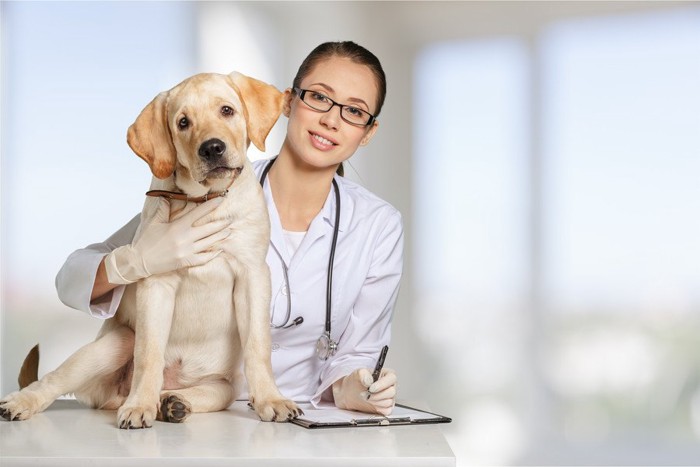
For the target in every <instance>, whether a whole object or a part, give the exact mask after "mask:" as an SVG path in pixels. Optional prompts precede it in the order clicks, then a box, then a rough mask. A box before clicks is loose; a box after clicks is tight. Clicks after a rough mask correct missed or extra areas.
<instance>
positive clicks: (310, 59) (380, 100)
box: [293, 41, 386, 117]
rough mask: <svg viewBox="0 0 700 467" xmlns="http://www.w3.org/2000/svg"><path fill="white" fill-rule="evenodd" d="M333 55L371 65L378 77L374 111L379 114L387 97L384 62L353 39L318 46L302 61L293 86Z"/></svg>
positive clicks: (376, 114)
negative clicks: (319, 63)
mask: <svg viewBox="0 0 700 467" xmlns="http://www.w3.org/2000/svg"><path fill="white" fill-rule="evenodd" d="M331 57H341V58H349V59H350V60H352V61H353V62H355V63H358V64H360V65H366V66H367V67H369V69H370V70H371V71H372V74H373V75H374V77H375V79H376V82H377V90H378V91H379V92H378V95H377V109H376V110H375V112H374V116H375V117H376V116H378V115H379V112H381V110H382V106H383V105H384V98H385V97H386V76H385V75H384V70H383V69H382V64H381V63H380V62H379V59H378V58H377V57H376V56H375V55H374V54H373V53H372V52H370V51H369V50H367V49H365V48H364V47H362V46H361V45H358V44H356V43H354V42H352V41H342V42H324V43H323V44H321V45H319V46H317V47H316V48H315V49H314V50H312V51H311V53H310V54H309V55H308V56H307V57H306V58H305V59H304V61H303V62H301V66H299V71H297V75H296V76H295V77H294V84H293V87H295V88H298V87H301V80H303V79H304V78H305V77H306V76H307V75H308V74H309V73H311V70H313V69H314V67H315V66H316V65H317V64H318V62H320V61H322V60H326V59H329V58H331Z"/></svg>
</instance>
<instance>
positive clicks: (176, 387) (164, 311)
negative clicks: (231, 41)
mask: <svg viewBox="0 0 700 467" xmlns="http://www.w3.org/2000/svg"><path fill="white" fill-rule="evenodd" d="M282 98H283V94H282V93H281V92H280V91H278V90H277V89H276V88H274V87H273V86H270V85H268V84H266V83H263V82H261V81H258V80H255V79H253V78H249V77H247V76H244V75H242V74H239V73H236V72H234V73H231V74H230V75H220V74H199V75H195V76H193V77H191V78H188V79H186V80H185V81H183V82H182V83H180V84H178V85H177V86H175V87H174V88H173V89H171V90H169V91H166V92H163V93H161V94H159V95H158V96H157V97H156V98H155V99H154V100H153V101H152V102H151V103H150V104H148V106H146V108H145V109H143V111H142V112H141V114H140V115H139V116H138V118H137V119H136V121H135V122H134V124H133V125H131V127H129V131H128V134H127V141H128V143H129V146H130V147H131V148H132V149H133V151H134V152H135V153H136V154H137V155H138V156H139V157H141V158H143V159H144V160H145V161H146V162H147V163H148V164H149V166H150V168H151V171H152V173H153V175H154V178H153V182H152V184H151V190H152V191H151V192H149V193H150V194H151V195H154V194H155V195H158V196H165V197H168V198H170V201H169V203H170V219H171V220H173V219H176V218H178V217H180V216H183V215H184V214H186V213H187V212H189V211H191V210H192V209H193V208H194V207H195V206H196V205H197V204H196V203H197V202H199V201H203V200H205V199H207V198H211V197H213V196H223V201H222V203H221V205H220V206H219V207H217V208H216V209H215V210H214V211H213V212H212V213H211V214H210V215H209V216H207V217H206V218H204V219H202V220H201V222H202V223H203V222H208V221H210V220H214V219H216V220H218V219H227V220H228V221H230V223H231V227H230V228H231V229H232V234H231V235H230V236H229V237H228V238H226V239H225V240H224V241H223V243H224V244H223V245H221V247H222V249H223V251H224V253H222V254H220V255H218V256H217V257H216V258H214V259H213V260H211V261H210V262H208V263H206V264H205V265H203V266H196V267H191V268H185V269H181V270H178V271H175V272H172V273H167V274H161V275H155V276H151V277H148V278H146V279H143V280H141V281H139V282H136V283H134V284H130V285H128V286H127V288H126V290H125V292H124V296H123V298H122V301H121V304H120V306H119V309H118V311H117V313H116V315H115V316H114V318H112V319H109V320H107V321H105V323H104V325H103V326H102V328H101V329H100V332H99V334H98V336H97V339H96V340H95V341H94V342H92V343H90V344H88V345H86V346H84V347H82V348H81V349H79V350H78V351H77V352H76V353H74V354H73V355H72V356H70V357H69V358H68V359H67V360H66V361H65V362H64V363H63V364H61V365H60V366H59V367H58V369H56V370H55V371H53V372H50V373H48V374H47V375H46V376H44V377H43V378H42V379H41V380H39V381H36V375H30V377H29V380H28V381H26V382H25V383H24V384H28V383H30V382H31V384H29V385H28V386H27V387H25V388H24V389H22V390H21V391H18V392H14V393H12V394H10V395H8V396H7V397H5V398H4V399H2V401H0V415H2V416H3V417H4V418H6V419H8V420H25V419H28V418H30V417H31V416H32V415H34V414H36V413H38V412H40V411H42V410H44V409H45V408H46V407H48V406H49V405H50V404H51V403H52V402H53V401H54V400H55V399H56V398H57V397H59V396H61V395H62V394H68V393H74V394H75V396H76V398H77V399H78V400H79V401H81V402H83V403H85V404H88V405H90V406H92V407H95V408H101V409H111V410H115V409H116V410H117V425H118V426H119V427H120V428H145V427H150V426H151V425H152V424H153V421H154V420H155V419H158V420H163V421H168V422H181V421H183V420H184V419H185V418H186V417H187V416H188V415H189V414H190V413H192V412H212V411H218V410H223V409H225V408H227V407H228V406H229V405H230V404H231V403H232V401H233V400H234V399H235V397H236V395H237V389H236V388H238V387H240V383H241V382H242V381H241V375H240V371H239V368H240V367H241V364H243V367H244V369H245V378H246V380H247V383H248V390H249V394H250V402H251V405H252V406H253V408H254V409H255V411H256V412H257V414H258V415H259V416H260V418H261V419H262V420H265V421H272V420H277V421H285V420H288V419H291V418H294V417H296V416H298V415H299V414H300V413H301V410H300V409H299V408H297V406H296V405H295V404H294V402H292V401H290V400H286V399H285V398H284V397H283V396H282V395H281V394H280V392H279V390H278V388H277V386H276V384H275V381H274V378H273V375H272V368H271V363H270V362H271V360H270V330H269V305H270V271H269V269H268V267H267V264H266V262H265V257H266V254H267V249H268V245H269V236H270V224H269V219H268V215H267V208H266V206H265V200H264V198H263V194H262V190H261V187H260V184H259V183H258V181H257V179H256V177H255V174H254V173H253V170H252V166H251V164H250V161H249V160H248V158H247V155H246V152H247V148H248V145H249V143H250V142H252V143H253V144H255V146H257V147H258V148H259V149H261V150H264V143H265V138H266V137H267V135H268V133H269V132H270V130H271V128H272V126H273V125H274V124H275V122H276V121H277V119H278V117H279V115H280V113H281V109H282ZM160 202H162V201H161V200H160V199H159V198H158V197H147V199H146V202H145V205H144V209H143V211H142V214H141V221H142V222H141V225H144V224H146V223H148V222H149V219H151V218H152V217H153V216H154V215H155V213H156V211H157V210H158V203H160ZM139 235H140V230H139V231H137V232H136V238H138V237H139ZM35 354H36V355H35V359H36V360H37V361H38V351H37V352H35ZM37 361H34V362H31V358H29V361H28V362H25V366H27V365H28V366H30V367H31V366H32V363H33V366H34V367H35V368H34V370H33V371H34V372H35V371H36V366H37ZM20 379H21V380H22V379H25V380H26V379H27V376H26V375H23V376H21V377H20ZM32 381H34V382H32ZM20 385H23V383H22V382H20Z"/></svg>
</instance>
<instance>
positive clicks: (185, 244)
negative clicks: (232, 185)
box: [104, 198, 231, 284]
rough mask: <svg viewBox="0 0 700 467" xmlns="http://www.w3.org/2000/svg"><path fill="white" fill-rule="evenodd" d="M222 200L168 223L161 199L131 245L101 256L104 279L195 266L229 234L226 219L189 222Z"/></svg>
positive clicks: (125, 279)
mask: <svg viewBox="0 0 700 467" xmlns="http://www.w3.org/2000/svg"><path fill="white" fill-rule="evenodd" d="M221 202H222V198H215V199H212V200H209V201H207V202H205V203H202V204H201V205H199V206H197V207H196V208H194V209H193V210H192V211H190V212H188V213H187V214H185V215H184V216H182V217H180V218H179V219H176V220H174V221H173V222H168V219H169V216H170V203H169V202H168V201H167V200H165V199H161V200H160V204H159V205H158V210H157V211H156V214H155V216H153V219H152V220H151V223H150V224H148V225H144V226H143V227H142V229H143V230H142V232H141V235H140V236H139V238H138V239H137V240H136V241H135V242H134V243H133V244H131V245H125V246H122V247H119V248H117V249H115V250H114V251H112V252H111V253H109V254H108V255H107V256H106V257H105V261H104V264H105V269H106V273H107V279H108V281H109V282H110V283H112V284H130V283H132V282H136V281H138V280H139V279H143V278H145V277H148V276H151V275H153V274H163V273H166V272H170V271H174V270H176V269H181V268H185V267H191V266H199V265H202V264H204V263H207V262H209V261H211V260H212V259H214V258H215V257H216V256H218V255H219V254H220V253H221V250H220V249H215V248H213V247H214V246H215V245H216V244H217V242H220V241H221V240H224V239H225V238H226V237H228V236H229V235H230V234H231V231H230V230H229V229H226V227H227V226H228V224H229V222H228V221H226V220H220V221H212V222H209V223H206V224H204V225H200V226H197V227H194V226H193V224H194V223H195V222H197V221H198V220H199V219H201V218H202V217H204V216H206V215H207V214H209V213H211V212H212V211H213V210H214V209H216V208H217V207H218V206H219V205H220V204H221Z"/></svg>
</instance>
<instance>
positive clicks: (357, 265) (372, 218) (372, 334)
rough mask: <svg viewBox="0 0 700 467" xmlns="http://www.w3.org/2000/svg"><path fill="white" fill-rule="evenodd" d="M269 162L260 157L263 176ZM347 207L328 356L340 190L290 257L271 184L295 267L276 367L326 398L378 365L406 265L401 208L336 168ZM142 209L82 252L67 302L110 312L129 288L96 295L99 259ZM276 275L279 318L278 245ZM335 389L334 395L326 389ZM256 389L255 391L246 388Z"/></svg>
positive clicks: (281, 376)
mask: <svg viewBox="0 0 700 467" xmlns="http://www.w3.org/2000/svg"><path fill="white" fill-rule="evenodd" d="M266 163H267V161H264V160H263V161H256V162H254V163H253V167H254V170H255V172H256V174H257V176H258V178H259V177H260V174H261V173H262V169H263V167H264V166H265V164H266ZM335 178H336V181H337V183H338V187H339V189H340V200H341V215H340V226H339V234H338V243H337V247H336V252H335V261H334V268H333V290H332V306H333V308H332V318H331V334H332V337H333V339H335V340H336V341H337V342H338V352H337V354H336V355H335V356H334V357H331V358H330V359H328V360H327V361H325V362H323V361H321V360H320V359H319V358H318V357H317V355H316V341H317V340H318V338H319V337H320V336H321V334H322V333H323V332H324V330H325V319H326V278H327V270H328V255H329V253H330V247H331V240H332V238H333V223H334V221H335V194H334V190H333V189H332V188H331V190H330V191H329V194H328V198H327V199H326V202H325V204H324V206H323V208H322V209H321V212H319V214H318V215H317V216H316V217H315V218H314V220H313V221H312V222H311V225H310V226H309V230H308V232H307V234H306V235H305V237H304V239H303V240H302V242H301V244H300V245H299V248H298V250H297V251H296V253H295V254H294V256H293V257H291V258H290V257H289V254H288V252H287V247H286V243H285V238H284V233H283V230H282V225H281V222H280V218H279V215H278V213H277V209H276V207H275V203H274V200H273V198H272V193H271V191H270V186H269V184H268V183H267V182H265V185H264V190H263V191H264V193H265V199H266V201H267V206H268V211H269V214H270V223H271V242H272V243H273V244H274V245H275V246H276V248H277V250H278V251H279V252H280V254H281V255H282V258H283V259H284V261H285V263H286V264H287V266H288V275H289V283H290V289H291V294H292V295H291V298H292V313H291V318H290V323H291V321H292V320H294V318H296V317H298V316H302V317H303V318H304V322H303V323H302V324H301V325H299V326H294V327H292V328H289V329H271V333H272V369H273V372H274V375H275V378H276V381H277V384H278V386H279V388H280V391H281V392H282V394H283V395H285V396H286V397H288V398H291V399H293V400H296V401H312V402H313V403H315V404H316V403H318V402H319V401H320V400H321V399H322V398H323V399H327V398H329V394H330V391H326V390H327V389H328V388H329V387H330V386H331V385H332V384H333V382H334V381H336V380H338V379H339V378H341V377H343V376H345V375H347V374H349V373H351V372H352V371H354V370H355V369H357V368H363V367H364V368H372V367H373V366H374V365H375V363H376V360H377V356H378V355H379V351H380V349H381V348H382V346H384V345H385V344H388V343H389V340H390V338H391V320H392V315H393V310H394V304H395V303H396V297H397V294H398V290H399V280H400V278H401V274H402V268H403V226H402V221H401V214H400V213H399V212H398V211H397V210H396V209H395V208H394V207H393V206H391V205H390V204H388V203H387V202H385V201H383V200H381V199H379V198H378V197H377V196H375V195H374V194H372V193H370V192H369V191H368V190H366V189H365V188H363V187H361V186H359V185H357V184H356V183H353V182H351V181H349V180H347V179H345V178H343V177H339V176H336V177H335ZM138 223H139V216H138V215H137V216H136V217H134V218H133V219H132V220H131V221H130V222H129V223H128V224H126V225H125V226H124V227H122V228H121V229H120V230H119V231H117V232H116V233H114V234H113V235H112V236H111V237H109V238H108V239H107V240H106V241H105V242H103V243H96V244H92V245H89V246H87V247H86V248H83V249H80V250H77V251H75V252H73V253H72V254H71V255H70V256H69V257H68V259H67V260H66V262H65V264H64V265H63V267H62V268H61V270H60V271H59V272H58V275H57V276H56V289H57V291H58V295H59V298H60V299H61V301H62V302H63V303H65V304H66V305H67V306H70V307H72V308H76V309H79V310H83V311H87V312H89V313H90V314H91V315H93V316H95V317H98V318H103V319H106V318H110V317H111V316H113V315H114V313H115V312H116V309H117V307H118V305H119V301H120V300H121V297H122V294H123V293H124V286H119V287H117V288H116V289H114V291H113V292H112V294H111V295H109V296H108V297H107V298H106V299H105V301H103V302H102V303H96V304H90V294H91V291H92V285H93V284H94V281H95V274H96V272H97V267H98V265H99V263H100V261H101V259H102V257H103V256H104V255H106V254H107V253H109V252H110V251H112V250H113V249H115V248H117V247H118V246H121V245H125V244H127V243H129V242H131V240H132V239H133V237H134V234H135V232H136V228H137V226H138ZM267 263H268V265H269V266H270V271H271V278H272V298H271V319H272V320H273V322H274V323H275V324H283V323H284V319H285V316H286V313H287V296H286V295H285V294H286V293H288V291H287V290H286V288H285V284H284V275H283V268H282V264H281V260H280V258H279V257H278V256H277V254H276V253H275V251H274V250H273V249H272V248H270V249H269V250H268V255H267ZM324 393H325V394H324ZM242 396H243V397H246V396H247V395H246V394H243V395H242Z"/></svg>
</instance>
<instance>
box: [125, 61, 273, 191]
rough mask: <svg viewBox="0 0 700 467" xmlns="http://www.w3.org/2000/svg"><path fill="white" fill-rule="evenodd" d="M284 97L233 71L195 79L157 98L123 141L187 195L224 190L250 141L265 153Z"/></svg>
mask: <svg viewBox="0 0 700 467" xmlns="http://www.w3.org/2000/svg"><path fill="white" fill-rule="evenodd" d="M283 96H284V95H283V93H281V92H280V91H279V90H277V89H276V88H275V87H274V86H271V85H269V84H266V83H263V82H262V81H259V80H256V79H253V78H250V77H247V76H245V75H242V74H240V73H236V72H233V73H231V74H229V75H220V74H215V73H203V74H199V75H195V76H192V77H191V78H188V79H186V80H185V81H183V82H182V83H180V84H178V85H177V86H175V87H174V88H172V89H170V90H169V91H165V92H162V93H160V94H159V95H158V96H156V97H155V99H153V101H151V103H150V104H148V105H147V106H146V108H144V109H143V110H142V111H141V114H140V115H139V116H138V118H137V119H136V121H135V122H134V123H133V124H132V125H131V126H130V127H129V130H128V132H127V142H128V144H129V146H130V147H131V149H132V150H133V151H134V152H135V153H136V154H137V155H138V156H139V157H141V158H142V159H143V160H145V161H146V162H147V163H148V165H149V166H150V168H151V172H152V173H153V175H154V176H155V177H157V178H160V179H164V178H168V177H169V176H171V175H172V174H173V173H174V172H175V173H177V184H178V186H179V187H180V189H182V190H183V191H185V193H187V194H193V193H194V192H201V191H203V189H205V188H206V190H205V191H204V192H206V191H208V190H209V189H213V190H217V189H218V190H221V189H225V188H226V187H228V185H230V182H231V180H232V179H233V177H235V175H236V174H237V170H236V169H237V168H239V167H241V166H242V165H243V163H244V160H245V158H246V151H247V149H248V145H249V144H250V142H252V143H253V144H254V145H255V146H256V147H257V148H258V149H260V150H261V151H264V150H265V138H266V137H267V135H268V133H269V132H270V130H271V129H272V127H273V126H274V124H275V122H276V121H277V119H278V118H279V116H280V113H281V111H282V103H283Z"/></svg>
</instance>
